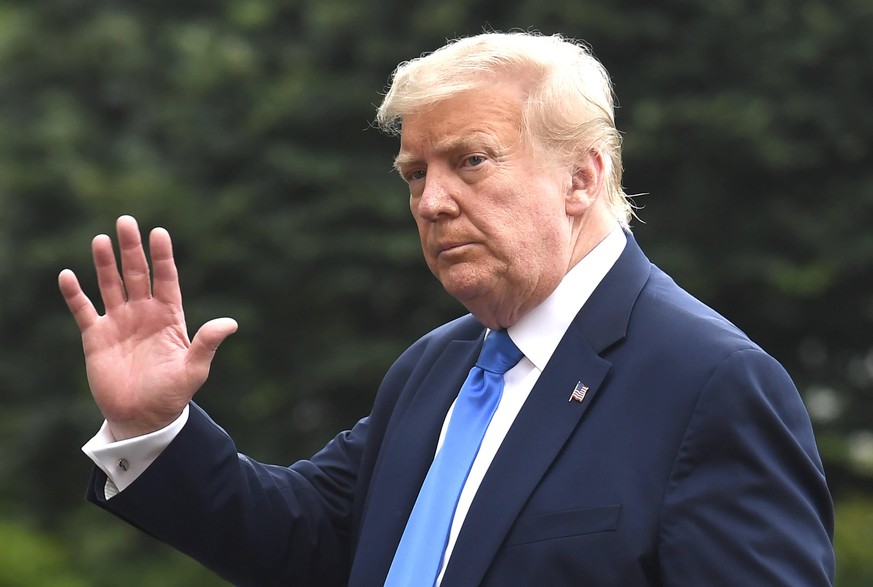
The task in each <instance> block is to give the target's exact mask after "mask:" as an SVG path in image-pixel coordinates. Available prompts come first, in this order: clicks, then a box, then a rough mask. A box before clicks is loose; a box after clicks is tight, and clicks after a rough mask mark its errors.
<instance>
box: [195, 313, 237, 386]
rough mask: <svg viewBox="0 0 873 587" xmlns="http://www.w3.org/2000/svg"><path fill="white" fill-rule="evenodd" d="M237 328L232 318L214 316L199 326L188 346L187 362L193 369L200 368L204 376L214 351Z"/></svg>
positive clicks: (207, 371)
mask: <svg viewBox="0 0 873 587" xmlns="http://www.w3.org/2000/svg"><path fill="white" fill-rule="evenodd" d="M237 328H238V325H237V323H236V320H234V319H233V318H216V319H214V320H210V321H209V322H207V323H206V324H204V325H203V326H201V327H200V330H198V331H197V333H196V334H195V335H194V339H193V340H192V341H191V346H190V347H189V348H188V364H189V365H190V366H191V367H193V368H194V369H195V370H202V371H203V372H204V377H205V374H206V373H209V365H210V364H211V363H212V358H213V357H214V356H215V351H216V350H218V347H219V345H221V343H222V342H224V339H226V338H227V337H228V336H230V335H231V334H233V333H234V332H236V330H237Z"/></svg>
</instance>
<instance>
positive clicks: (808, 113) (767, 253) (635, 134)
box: [0, 0, 873, 587]
mask: <svg viewBox="0 0 873 587" xmlns="http://www.w3.org/2000/svg"><path fill="white" fill-rule="evenodd" d="M483 28H494V29H498V30H508V29H510V28H523V29H537V30H540V31H542V32H544V33H554V32H560V33H563V34H565V35H567V36H571V37H576V38H581V39H585V40H586V41H588V42H589V43H590V44H591V45H592V46H593V47H594V50H595V53H596V54H597V55H598V57H599V58H600V59H601V60H602V61H603V62H604V63H605V65H606V66H607V68H608V69H609V70H610V72H611V73H612V75H613V78H614V81H615V85H616V91H617V93H618V96H619V100H620V103H621V107H620V109H619V112H618V125H619V128H620V129H621V130H622V131H623V132H624V133H625V168H626V175H625V178H626V179H625V185H626V186H627V190H628V192H629V193H634V194H641V195H639V196H638V197H637V198H636V202H637V204H639V205H640V206H642V210H641V211H640V216H641V218H642V219H643V221H644V223H639V222H638V223H636V225H635V226H634V232H635V234H636V235H637V238H638V239H639V240H640V241H641V242H642V243H643V245H644V247H645V248H646V250H647V252H648V253H649V256H650V258H652V260H653V261H655V262H656V263H658V264H659V265H661V266H662V267H663V268H664V269H666V270H667V271H668V272H670V273H672V274H673V275H674V277H676V278H677V280H678V281H679V282H680V283H681V284H683V285H684V286H686V287H687V288H688V289H690V290H691V291H692V292H694V293H695V294H697V295H698V296H699V297H701V298H702V299H704V300H705V301H707V302H709V303H710V304H712V305H713V306H715V307H716V308H717V309H719V310H720V311H722V312H723V313H724V314H725V315H727V316H728V317H729V318H731V319H732V320H733V321H734V322H736V323H737V324H738V325H739V326H740V327H741V328H744V329H745V330H746V331H747V332H749V333H750V335H752V337H753V338H755V339H756V340H758V341H759V342H760V343H762V345H763V346H764V347H765V348H767V349H768V350H769V351H770V352H771V353H772V354H774V355H775V356H776V357H777V358H779V359H780V360H781V361H782V362H783V363H784V364H785V365H786V366H787V367H788V369H789V371H790V372H791V373H792V374H793V376H794V378H795V380H796V382H797V384H798V387H799V388H800V390H801V392H802V393H803V394H804V398H805V399H806V401H807V405H808V406H809V409H810V412H811V414H812V416H813V419H814V423H815V426H816V431H817V435H818V440H819V445H820V449H821V451H822V454H823V456H824V458H825V460H826V467H827V472H828V477H829V481H830V483H831V487H832V490H833V493H834V496H835V498H836V500H837V507H838V528H837V550H838V557H839V561H838V567H839V568H838V583H839V585H840V586H841V587H853V586H861V585H870V584H873V563H871V560H873V557H871V556H870V555H871V554H873V534H871V528H873V328H871V326H873V232H871V230H870V228H869V226H868V225H869V224H870V220H871V219H873V165H871V163H873V156H871V154H873V153H871V150H873V146H871V145H873V110H871V109H870V103H871V98H873V66H871V63H873V35H871V34H870V31H871V30H873V3H871V2H870V0H759V1H752V0H664V1H662V2H658V3H652V2H646V1H643V0H614V1H613V2H603V1H596V0H573V1H569V0H567V1H565V0H554V1H552V2H542V1H539V0H513V1H510V2H507V1H505V0H501V1H499V2H498V1H491V0H464V1H460V0H441V1H440V2H429V3H409V2H403V3H401V2H397V1H391V0H369V1H357V0H282V1H279V0H229V1H226V2H214V1H206V0H175V1H173V2H169V1H167V0H154V1H151V2H122V1H109V0H103V1H97V0H90V1H85V0H40V1H39V2H33V1H31V0H5V1H4V2H3V3H2V4H0V284H2V287H0V348H2V353H0V402H2V403H0V406H2V409H0V544H3V548H2V549H0V587H7V586H9V587H11V586H23V585H27V586H36V587H40V586H48V585H51V586H53V587H57V586H61V587H63V586H70V587H78V586H80V585H88V586H97V587H101V586H104V585H105V586H109V585H119V584H124V585H136V586H138V585H143V586H146V585H165V586H168V587H172V586H175V585H179V586H182V585H218V584H220V583H219V582H218V581H217V580H216V579H214V578H212V577H211V576H210V575H209V574H208V573H206V572H205V571H203V570H202V569H200V568H199V567H198V566H197V565H196V564H195V563H192V562H190V561H188V560H186V559H184V558H182V557H181V556H179V555H176V554H175V553H172V552H171V551H169V549H167V548H166V547H164V546H162V545H160V544H157V543H155V542H154V541H152V540H150V539H147V538H144V537H142V536H140V535H139V534H137V533H136V532H135V531H133V530H131V529H129V528H127V527H125V526H123V525H121V524H120V523H118V522H116V521H115V520H113V519H111V518H110V517H109V516H108V515H106V514H104V513H102V512H100V511H98V510H96V509H95V508H92V507H90V506H87V505H85V504H84V503H83V500H82V494H83V492H84V486H85V484H86V482H87V478H88V475H89V469H90V467H89V464H88V461H87V459H86V457H84V455H82V454H81V453H80V452H79V446H80V445H81V444H82V443H84V442H85V441H86V440H87V439H88V438H89V437H90V436H91V435H92V434H93V432H94V431H96V429H97V427H98V426H99V423H100V416H99V413H98V412H97V410H96V408H95V407H94V405H93V403H92V401H91V399H90V395H89V392H88V389H87V383H86V380H85V375H84V368H83V362H82V356H81V349H80V346H79V340H78V333H77V331H76V328H75V325H74V324H73V321H72V319H71V318H70V317H69V316H68V314H67V311H66V308H65V307H64V305H63V302H62V301H61V298H60V295H59V294H58V293H57V288H56V276H57V273H58V272H59V270H60V269H62V268H64V267H71V268H73V269H74V270H76V272H77V273H78V274H79V275H80V278H81V279H82V281H83V282H84V283H85V284H87V286H88V287H89V288H90V293H91V294H93V295H94V296H95V297H96V293H97V292H96V290H95V287H96V286H95V285H94V275H93V270H92V269H91V266H90V259H89V246H88V243H89V241H90V239H91V237H92V236H93V235H94V234H97V233H100V232H109V233H110V234H111V231H112V230H113V223H114V219H115V218H116V217H117V216H119V215H120V214H124V213H127V214H133V215H135V216H136V217H137V218H138V219H139V220H140V223H141V225H142V226H143V227H144V229H147V228H151V227H153V226H156V225H161V226H164V227H166V228H167V229H169V230H170V232H171V234H173V236H174V239H175V246H176V253H177V261H178V264H179V266H180V271H181V275H182V280H183V291H184V293H185V295H186V301H187V312H188V319H189V324H190V326H191V328H192V329H193V328H196V327H197V326H198V325H199V324H201V323H202V322H203V321H205V320H207V319H209V318H212V317H216V316H221V315H230V316H233V317H235V318H237V319H238V321H239V322H240V325H241V328H240V331H239V333H238V334H236V335H234V337H232V338H231V339H230V340H228V342H227V343H226V344H225V345H224V346H223V347H222V348H221V350H220V352H219V355H218V358H217V361H216V365H215V367H214V369H213V373H212V375H211V377H210V380H209V382H208V383H207V385H206V386H205V388H204V389H203V390H202V391H201V393H200V394H199V395H198V400H199V401H200V403H201V404H202V405H204V406H205V407H206V408H207V409H208V410H209V411H210V412H211V413H212V414H213V415H214V416H215V417H216V418H217V419H218V420H219V421H220V422H221V423H222V424H223V425H225V427H226V428H227V429H228V430H229V431H230V432H231V433H232V434H233V436H234V437H235V438H236V440H237V442H238V445H239V447H240V449H241V450H244V451H245V452H247V453H249V454H251V455H252V456H254V457H256V458H259V459H263V460H269V461H273V462H286V463H287V462H291V461H293V460H295V459H297V458H301V457H305V456H307V455H309V454H311V453H312V452H313V451H314V450H315V449H317V448H318V447H320V446H321V445H322V444H323V443H324V442H325V441H326V440H327V439H328V438H330V437H331V436H332V435H333V434H334V433H336V432H337V431H339V430H341V429H342V428H344V427H347V426H349V425H351V424H352V423H353V422H354V421H355V420H356V419H358V418H359V417H361V416H363V415H364V414H366V412H367V410H368V407H369V404H370V401H371V399H372V396H373V393H374V391H375V389H376V387H377V386H378V383H379V380H380V378H381V376H382V374H383V373H384V372H385V370H386V369H387V368H388V366H389V365H390V363H391V361H392V360H393V359H394V358H395V357H396V356H397V354H399V352H400V351H402V349H404V348H405V347H406V346H407V345H408V344H409V343H411V342H412V341H413V340H414V339H415V338H417V337H418V336H420V335H421V334H423V333H424V332H426V331H427V330H429V329H430V328H432V327H434V326H436V325H437V324H439V323H441V322H443V321H445V320H446V319H448V318H452V317H454V316H457V315H459V314H460V313H462V312H463V309H462V308H461V307H460V306H459V305H458V304H457V303H456V302H454V301H453V300H452V299H450V298H449V297H448V296H447V295H446V294H444V293H443V292H442V290H441V289H440V287H439V285H438V283H437V282H436V281H435V280H434V279H433V278H432V277H431V276H430V274H429V273H428V272H427V271H426V268H425V267H424V264H423V262H422V261H421V259H420V251H419V249H418V242H417V237H416V234H415V229H414V225H413V223H412V221H411V220H410V218H409V214H408V209H407V204H406V192H405V189H404V186H403V184H402V182H401V181H400V180H399V179H398V178H396V177H395V176H393V175H392V173H391V158H392V155H393V153H394V150H395V149H396V144H395V139H392V138H390V137H384V136H382V135H380V134H379V133H378V132H377V131H375V130H373V129H372V128H370V121H371V120H372V118H373V112H374V108H373V106H374V104H377V103H378V102H379V100H380V92H381V91H382V90H383V89H384V88H385V85H386V83H387V80H388V77H389V75H390V72H391V71H392V70H393V68H394V66H395V65H396V64H397V63H398V62H399V61H401V60H404V59H409V58H411V57H414V56H417V55H418V54H420V53H422V52H424V51H429V50H432V49H434V48H436V47H437V46H439V45H441V44H442V43H443V42H444V40H445V39H446V38H451V37H455V36H458V35H463V34H470V33H476V32H479V31H481V30H482V29H483ZM13 547H14V548H13Z"/></svg>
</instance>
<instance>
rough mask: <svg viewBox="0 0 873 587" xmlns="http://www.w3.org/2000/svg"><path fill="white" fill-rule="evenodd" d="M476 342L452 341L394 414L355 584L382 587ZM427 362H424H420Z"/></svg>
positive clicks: (374, 487) (362, 538)
mask: <svg viewBox="0 0 873 587" xmlns="http://www.w3.org/2000/svg"><path fill="white" fill-rule="evenodd" d="M475 329H476V330H478V332H477V334H478V338H475V339H473V340H454V341H452V342H450V343H449V344H448V345H447V346H446V347H445V350H444V351H443V352H442V354H441V355H440V356H439V357H438V358H437V359H436V360H435V361H434V362H433V366H432V368H431V369H429V370H428V372H427V374H426V375H425V376H424V377H423V378H422V380H421V381H420V382H410V383H411V384H412V386H413V387H414V388H416V391H415V395H414V396H413V397H412V399H411V401H410V402H409V404H408V408H406V409H404V410H402V411H397V412H395V413H394V414H392V417H391V422H390V423H389V425H388V429H387V430H386V435H385V439H384V442H383V445H382V446H383V449H382V453H381V454H380V456H379V459H378V461H377V462H376V466H375V469H374V473H373V480H372V483H371V485H370V490H369V495H370V496H372V497H371V499H370V500H369V503H368V504H367V505H366V506H365V511H366V514H365V518H364V519H363V521H362V528H361V536H360V541H359V546H358V549H357V552H356V554H355V563H354V569H353V571H352V577H353V584H354V585H381V584H382V582H383V581H384V580H385V576H386V575H387V574H388V568H389V567H390V566H391V560H392V559H393V557H394V550H395V548H396V546H397V544H398V543H399V542H400V537H401V535H402V534H403V529H404V528H405V526H406V520H407V518H408V517H409V514H410V512H411V511H412V506H413V505H414V504H415V500H416V498H417V497H418V492H419V489H420V488H421V484H422V483H423V482H424V478H425V476H426V475H427V471H428V468H429V467H430V464H431V462H432V461H433V457H434V453H435V451H436V445H437V441H438V440H439V435H440V431H441V429H442V425H443V420H444V419H445V415H446V413H448V410H449V407H450V406H451V404H452V402H453V401H454V399H455V397H456V396H457V395H458V390H459V389H460V388H461V385H462V384H463V382H464V379H465V378H466V376H467V372H468V371H469V370H470V367H472V365H473V363H474V362H475V360H476V357H477V356H478V354H479V350H480V348H481V346H482V334H484V328H483V327H482V326H481V324H478V322H477V323H475ZM422 360H425V359H422Z"/></svg>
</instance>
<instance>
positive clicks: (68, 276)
mask: <svg viewBox="0 0 873 587" xmlns="http://www.w3.org/2000/svg"><path fill="white" fill-rule="evenodd" d="M116 228H117V232H118V243H119V249H120V254H121V268H122V271H121V275H119V273H118V269H117V263H116V259H115V254H114V252H113V249H112V241H111V239H110V238H109V237H108V236H106V235H99V236H97V237H95V238H94V241H93V243H92V251H93V255H94V265H95V267H96V269H97V282H98V285H99V288H100V295H101V297H102V298H103V304H104V307H105V314H103V315H100V314H99V313H98V312H97V310H96V309H95V307H94V304H93V303H92V302H91V300H90V299H89V298H88V296H87V295H85V293H84V292H83V291H82V287H81V285H80V284H79V281H78V279H77V278H76V276H75V274H74V273H73V272H72V271H70V270H64V271H62V272H61V274H60V276H59V277H58V283H59V286H60V289H61V293H62V294H63V296H64V300H65V301H66V303H67V306H68V307H69V308H70V311H71V312H72V314H73V317H74V318H75V320H76V324H78V326H79V329H80V330H81V332H82V344H83V347H84V351H85V363H86V369H87V372H88V383H89V385H90V387H91V393H92V394H93V395H94V400H95V401H96V402H97V405H98V406H99V408H100V410H101V411H102V412H103V415H104V417H105V418H106V420H107V422H108V423H109V426H110V429H111V430H112V433H113V435H114V436H115V438H116V439H117V440H122V439H124V438H130V437H133V436H138V435H141V434H146V433H148V432H152V431H154V430H158V429H160V428H162V427H164V426H166V425H167V424H169V423H170V422H172V421H173V420H174V419H176V418H177V417H178V415H179V414H180V413H181V412H182V410H183V409H184V407H185V405H187V403H188V402H189V401H190V400H191V398H192V397H193V396H194V394H195V393H196V392H197V390H198V389H199V388H200V386H202V385H203V383H204V382H205V381H206V377H207V375H208V374H209V367H210V365H211V363H212V358H213V356H214V355H215V350H216V349H217V348H218V345H219V344H221V342H222V341H224V339H225V338H227V336H229V335H230V334H232V333H233V332H234V331H235V330H236V328H237V325H236V322H235V321H234V320H231V319H230V318H219V319H216V320H212V321H210V322H207V323H206V324H204V325H203V326H202V327H201V328H200V330H199V331H198V332H197V334H195V336H194V338H193V340H189V338H188V331H187V328H186V325H185V315H184V312H183V310H182V295H181V291H180V288H179V277H178V273H177V271H176V265H175V262H174V260H173V250H172V244H171V241H170V235H169V234H168V233H167V231H166V230H164V229H162V228H156V229H154V230H153V231H152V232H151V235H150V240H149V245H150V249H151V257H152V272H153V276H152V275H150V273H149V264H148V260H147V259H146V255H145V251H144V250H143V246H142V240H141V238H140V233H139V228H138V226H137V224H136V220H134V219H133V218H132V217H130V216H122V217H121V218H119V219H118V222H117V225H116Z"/></svg>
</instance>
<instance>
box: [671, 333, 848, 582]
mask: <svg viewBox="0 0 873 587" xmlns="http://www.w3.org/2000/svg"><path fill="white" fill-rule="evenodd" d="M659 534H660V536H659V554H660V556H659V559H660V563H661V575H662V577H663V582H664V585H669V586H672V587H687V586H688V585H708V586H719V585H736V586H746V585H767V586H768V587H780V586H784V587H820V586H829V585H832V584H833V576H834V555H833V545H832V537H833V508H832V503H831V498H830V493H829V491H828V488H827V484H826V481H825V476H824V472H823V469H822V465H821V462H820V459H819V457H818V452H817V450H816V447H815V441H814V437H813V432H812V429H811V425H810V422H809V417H808V415H807V412H806V409H805V407H804V405H803V403H802V401H801V399H800V396H799V394H798V393H797V390H796V388H795V386H794V384H793V383H792V381H791V380H790V378H789V377H788V375H787V373H785V371H784V370H783V369H782V367H781V366H780V365H779V364H778V363H777V362H776V361H775V360H773V359H772V358H771V357H769V356H768V355H766V354H765V353H764V352H762V351H760V350H757V349H748V350H742V351H737V352H735V353H733V354H732V355H731V356H730V357H728V358H727V359H726V360H725V361H723V362H722V363H721V364H720V365H718V366H717V367H716V368H715V369H714V370H713V373H712V375H711V377H710V378H709V381H708V382H707V384H706V385H705V387H704V389H703V390H702V392H701V394H700V397H699V400H698V403H697V406H696V407H695V409H694V412H693V415H692V417H691V421H690V422H689V426H688V428H687V431H686V434H685V437H684V439H683V442H682V444H681V446H680V449H679V452H678V454H677V457H676V461H675V463H674V466H673V469H672V472H671V475H670V481H669V484H668V486H667V490H666V493H665V496H664V502H663V508H662V513H661V523H660V532H659Z"/></svg>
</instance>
